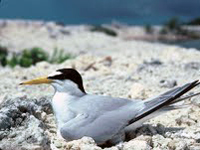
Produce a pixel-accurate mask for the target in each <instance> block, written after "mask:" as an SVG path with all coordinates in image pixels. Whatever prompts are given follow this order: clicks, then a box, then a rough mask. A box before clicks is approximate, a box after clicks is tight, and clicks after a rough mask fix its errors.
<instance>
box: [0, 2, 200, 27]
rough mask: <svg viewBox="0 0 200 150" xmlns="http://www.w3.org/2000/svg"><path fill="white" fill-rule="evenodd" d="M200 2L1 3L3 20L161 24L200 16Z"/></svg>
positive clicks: (0, 8) (0, 16)
mask: <svg viewBox="0 0 200 150" xmlns="http://www.w3.org/2000/svg"><path fill="white" fill-rule="evenodd" d="M199 8H200V1H199V0H192V1H191V0H167V1H161V0H153V1H150V0H140V1H138V0H123V1H122V0H72V1H70V0H1V2H0V19H2V18H9V19H34V20H47V21H58V22H63V23H65V24H103V23H111V22H112V21H118V22H123V23H127V24H162V23H164V22H166V20H168V19H169V18H172V17H174V16H177V17H179V18H180V19H181V20H182V21H187V20H190V19H192V18H195V17H198V16H199V14H200V9H199Z"/></svg>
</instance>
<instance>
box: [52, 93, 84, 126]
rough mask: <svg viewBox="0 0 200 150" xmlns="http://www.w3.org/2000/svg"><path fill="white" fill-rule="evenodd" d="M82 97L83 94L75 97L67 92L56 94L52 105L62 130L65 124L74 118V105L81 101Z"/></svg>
mask: <svg viewBox="0 0 200 150" xmlns="http://www.w3.org/2000/svg"><path fill="white" fill-rule="evenodd" d="M82 96H83V94H82ZM82 96H81V94H79V95H77V94H76V95H74V94H70V93H67V92H59V91H56V92H55V95H54V96H53V99H52V102H51V103H52V108H53V111H54V114H55V116H56V120H57V125H58V128H60V127H61V126H62V125H63V124H64V123H65V122H67V121H69V119H71V117H73V116H72V115H73V114H71V109H73V108H72V106H73V103H74V102H76V101H77V100H79V98H80V97H82Z"/></svg>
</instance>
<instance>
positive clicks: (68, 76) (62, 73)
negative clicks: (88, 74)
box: [20, 68, 85, 93]
mask: <svg viewBox="0 0 200 150" xmlns="http://www.w3.org/2000/svg"><path fill="white" fill-rule="evenodd" d="M42 83H46V84H51V85H52V86H53V87H54V88H55V90H56V91H58V92H73V93H74V92H79V91H80V92H82V93H85V90H84V87H83V81H82V77H81V75H80V74H79V73H78V71H76V70H75V69H72V68H64V69H59V70H56V71H55V72H53V73H51V74H49V75H48V76H46V77H39V78H36V79H33V80H30V81H25V82H22V83H20V85H33V84H42Z"/></svg>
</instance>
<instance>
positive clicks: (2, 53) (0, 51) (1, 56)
mask: <svg viewBox="0 0 200 150" xmlns="http://www.w3.org/2000/svg"><path fill="white" fill-rule="evenodd" d="M7 56H8V50H7V48H6V47H3V46H0V64H1V65H2V66H6V64H7Z"/></svg>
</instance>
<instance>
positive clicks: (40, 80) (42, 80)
mask: <svg viewBox="0 0 200 150" xmlns="http://www.w3.org/2000/svg"><path fill="white" fill-rule="evenodd" d="M51 82H52V80H51V79H48V78H47V77H40V78H36V79H33V80H30V81H25V82H22V83H20V85H32V84H42V83H46V84H49V83H51Z"/></svg>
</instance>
